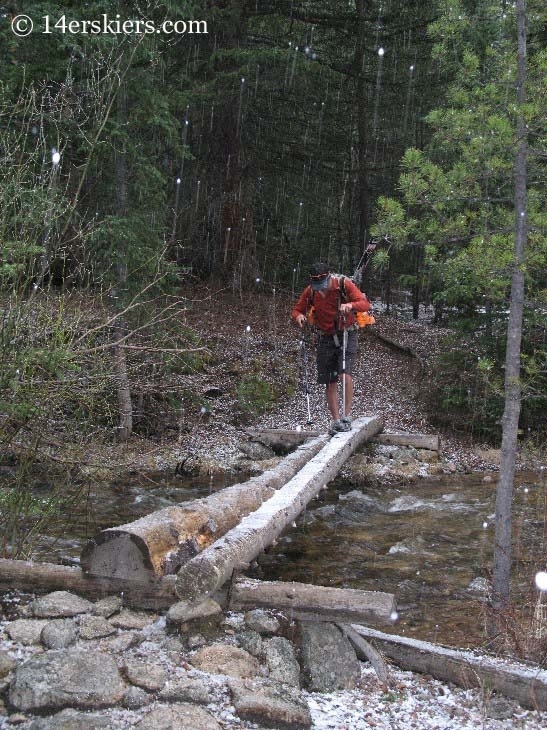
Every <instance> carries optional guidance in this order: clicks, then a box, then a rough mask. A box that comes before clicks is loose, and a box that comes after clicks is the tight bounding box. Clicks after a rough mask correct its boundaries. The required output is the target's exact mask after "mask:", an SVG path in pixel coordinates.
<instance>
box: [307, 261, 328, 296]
mask: <svg viewBox="0 0 547 730" xmlns="http://www.w3.org/2000/svg"><path fill="white" fill-rule="evenodd" d="M329 274H330V269H329V267H328V266H327V264H325V263H323V262H319V263H316V264H313V266H312V267H311V269H310V279H311V288H312V289H313V291H319V290H321V289H326V288H327V286H328V285H329Z"/></svg>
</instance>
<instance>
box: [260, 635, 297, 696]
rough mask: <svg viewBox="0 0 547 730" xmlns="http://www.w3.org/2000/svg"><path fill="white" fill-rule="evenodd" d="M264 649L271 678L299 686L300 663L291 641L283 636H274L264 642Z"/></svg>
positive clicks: (292, 685)
mask: <svg viewBox="0 0 547 730" xmlns="http://www.w3.org/2000/svg"><path fill="white" fill-rule="evenodd" d="M264 649H265V654H266V663H267V665H268V669H269V670H270V679H273V680H275V681H276V682H282V683H283V684H288V685H290V686H291V687H297V688H299V687H300V665H299V664H298V662H297V660H296V654H295V651H294V647H293V645H292V644H291V642H290V641H289V640H288V639H285V638H284V637H282V636H274V637H273V638H272V639H268V640H267V641H265V642H264Z"/></svg>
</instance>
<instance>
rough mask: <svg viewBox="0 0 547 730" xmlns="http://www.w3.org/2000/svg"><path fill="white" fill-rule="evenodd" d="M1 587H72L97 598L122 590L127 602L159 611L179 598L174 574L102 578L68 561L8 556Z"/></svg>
mask: <svg viewBox="0 0 547 730" xmlns="http://www.w3.org/2000/svg"><path fill="white" fill-rule="evenodd" d="M0 590H3V591H4V590H19V591H30V592H43V591H45V592H50V591H72V592H74V593H77V594H78V595H81V596H86V597H87V598H92V599H95V600H96V599H99V598H104V597H105V596H112V595H120V594H122V595H123V601H124V604H125V605H127V606H133V607H134V608H149V609H152V610H155V611H159V610H161V609H167V608H169V607H170V606H172V605H173V604H174V603H176V602H177V601H178V598H177V595H176V593H175V576H174V575H168V576H165V577H164V578H162V579H161V580H156V581H150V580H145V581H137V580H122V579H120V578H98V577H94V576H88V575H85V573H83V572H82V571H81V569H80V568H75V567H72V566H68V565H55V564H54V563H35V562H33V561H31V560H6V559H4V558H0Z"/></svg>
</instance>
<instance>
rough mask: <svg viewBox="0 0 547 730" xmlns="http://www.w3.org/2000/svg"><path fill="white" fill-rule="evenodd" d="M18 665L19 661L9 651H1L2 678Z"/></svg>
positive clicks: (0, 672)
mask: <svg viewBox="0 0 547 730" xmlns="http://www.w3.org/2000/svg"><path fill="white" fill-rule="evenodd" d="M16 666H17V662H16V661H15V659H12V658H11V657H10V656H9V655H8V653H7V651H0V679H3V678H4V677H7V675H8V674H9V673H10V672H11V670H12V669H15V667H16Z"/></svg>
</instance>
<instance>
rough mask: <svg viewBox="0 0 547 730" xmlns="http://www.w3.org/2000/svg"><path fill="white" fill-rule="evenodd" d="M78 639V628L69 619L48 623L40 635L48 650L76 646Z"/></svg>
mask: <svg viewBox="0 0 547 730" xmlns="http://www.w3.org/2000/svg"><path fill="white" fill-rule="evenodd" d="M77 638H78V632H77V631H76V626H75V625H74V621H72V620H71V619H69V618H58V619H55V620H53V621H48V622H47V624H46V625H45V626H44V628H43V629H42V633H41V635H40V639H41V641H42V644H43V645H44V646H46V647H47V648H48V649H66V648H67V647H69V646H72V644H75V643H76V639H77Z"/></svg>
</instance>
